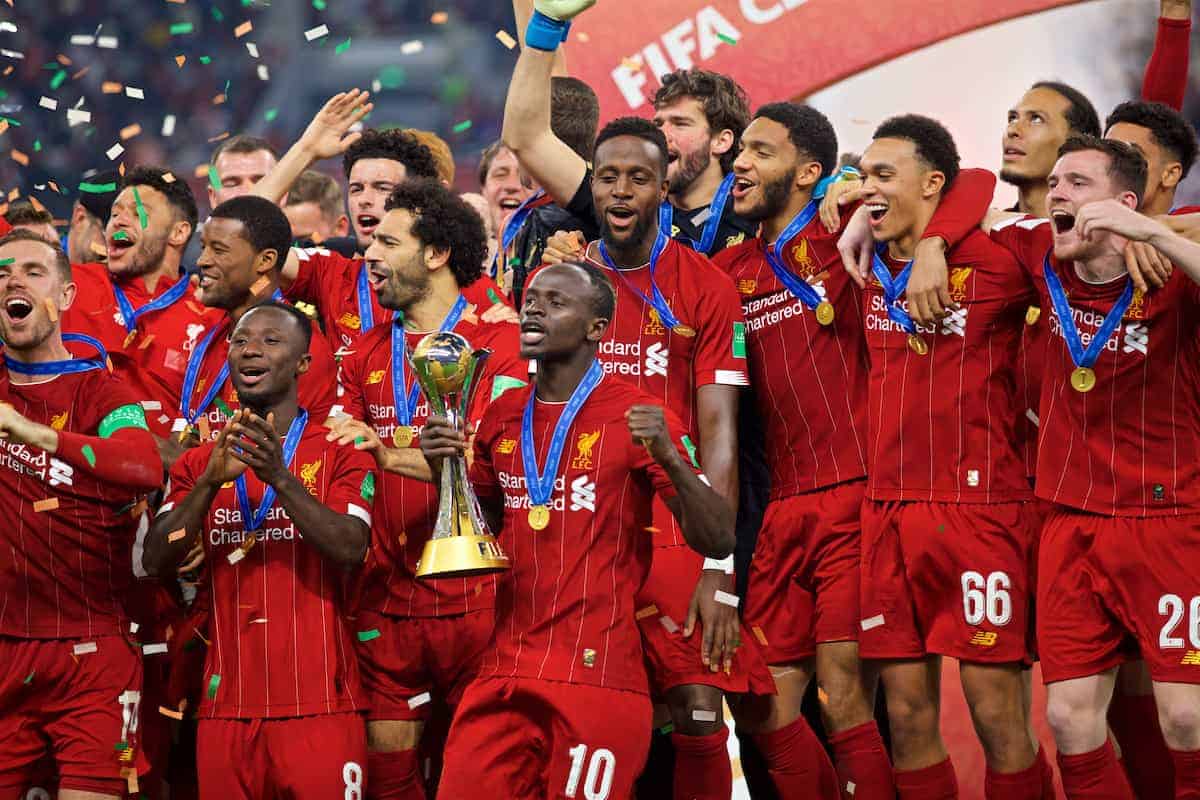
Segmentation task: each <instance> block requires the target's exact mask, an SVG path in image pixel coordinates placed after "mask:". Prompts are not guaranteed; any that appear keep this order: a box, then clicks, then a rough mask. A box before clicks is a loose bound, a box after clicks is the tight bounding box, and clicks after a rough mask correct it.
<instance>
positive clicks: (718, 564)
mask: <svg viewBox="0 0 1200 800" xmlns="http://www.w3.org/2000/svg"><path fill="white" fill-rule="evenodd" d="M704 569H715V570H719V571H720V572H724V573H725V574H726V575H732V574H733V556H732V555H729V556H725V558H706V559H704Z"/></svg>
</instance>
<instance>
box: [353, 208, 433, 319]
mask: <svg viewBox="0 0 1200 800" xmlns="http://www.w3.org/2000/svg"><path fill="white" fill-rule="evenodd" d="M412 224H413V215H412V212H411V211H409V210H408V209H406V208H394V209H392V210H391V211H389V212H387V216H385V217H384V218H383V221H382V222H381V223H380V224H379V227H378V228H377V229H376V231H375V239H374V241H373V242H371V246H370V247H368V248H367V255H366V258H367V276H368V278H369V279H370V283H371V288H372V289H374V290H375V296H376V297H378V298H379V305H381V306H383V307H384V308H390V309H393V310H399V311H404V310H405V309H408V308H411V307H412V305H413V304H414V303H416V302H418V301H420V300H422V299H423V298H425V297H427V296H428V295H429V293H430V291H431V287H430V284H431V280H430V277H431V272H430V269H429V265H428V262H427V260H426V247H425V246H424V245H422V244H421V240H420V239H418V238H417V237H416V236H414V235H413V233H412Z"/></svg>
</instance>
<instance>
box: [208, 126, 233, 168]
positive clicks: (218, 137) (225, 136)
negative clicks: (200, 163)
mask: <svg viewBox="0 0 1200 800" xmlns="http://www.w3.org/2000/svg"><path fill="white" fill-rule="evenodd" d="M228 138H229V131H225V132H224V133H220V134H217V135H216V136H214V137H212V138H211V139H209V140H208V143H209V144H212V143H213V142H219V141H222V140H224V139H228ZM204 177H206V178H207V177H208V169H207V168H206V169H205V170H204Z"/></svg>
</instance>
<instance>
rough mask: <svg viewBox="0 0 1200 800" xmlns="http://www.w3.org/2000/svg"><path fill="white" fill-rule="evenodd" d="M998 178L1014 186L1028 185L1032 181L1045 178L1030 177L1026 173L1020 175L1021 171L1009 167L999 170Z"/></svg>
mask: <svg viewBox="0 0 1200 800" xmlns="http://www.w3.org/2000/svg"><path fill="white" fill-rule="evenodd" d="M1000 180H1002V181H1004V182H1005V183H1007V184H1009V185H1010V186H1016V187H1018V188H1021V187H1025V186H1030V185H1032V184H1034V183H1037V182H1038V181H1042V182H1045V180H1046V179H1045V178H1031V177H1030V176H1028V175H1022V174H1021V173H1019V172H1015V171H1014V170H1011V169H1002V170H1000Z"/></svg>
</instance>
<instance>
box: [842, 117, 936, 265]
mask: <svg viewBox="0 0 1200 800" xmlns="http://www.w3.org/2000/svg"><path fill="white" fill-rule="evenodd" d="M860 169H861V170H862V173H863V176H864V179H863V206H864V207H865V208H866V209H867V212H868V214H869V217H868V219H869V221H870V224H871V230H872V232H873V233H874V235H875V240H876V241H878V242H890V241H894V240H896V239H900V238H902V237H903V236H905V235H906V234H908V233H909V232H911V231H912V229H913V228H914V227H915V226H916V225H917V223H918V219H919V217H920V211H921V208H922V205H923V204H924V203H926V202H928V200H929V199H930V198H931V197H932V196H933V195H936V194H938V192H940V190H941V185H942V182H941V181H940V180H936V178H935V176H937V175H941V173H940V172H936V171H934V170H933V169H932V168H931V167H930V166H929V165H928V164H926V163H925V162H924V161H923V160H922V159H921V157H920V156H919V155H918V154H917V146H916V145H915V144H913V143H912V142H911V141H909V140H908V139H890V138H881V139H876V140H875V141H873V142H871V146H870V147H868V148H867V150H866V152H865V153H863V156H862V163H861V166H860Z"/></svg>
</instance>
